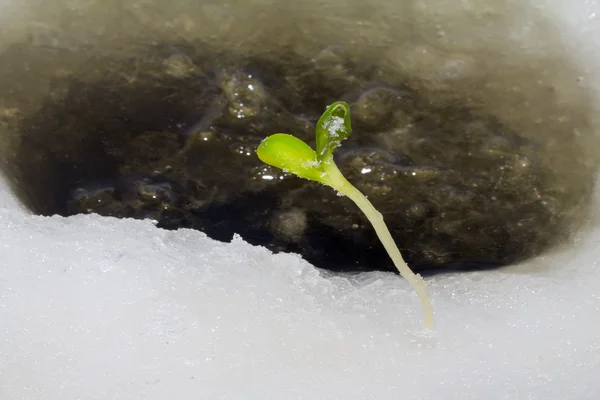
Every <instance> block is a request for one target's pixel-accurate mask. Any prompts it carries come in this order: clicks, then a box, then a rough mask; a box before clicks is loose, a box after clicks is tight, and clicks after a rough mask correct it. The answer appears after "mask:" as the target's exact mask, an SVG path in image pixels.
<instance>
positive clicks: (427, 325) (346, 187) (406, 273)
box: [323, 160, 433, 329]
mask: <svg viewBox="0 0 600 400" xmlns="http://www.w3.org/2000/svg"><path fill="white" fill-rule="evenodd" d="M323 168H324V170H325V172H326V173H327V176H328V179H326V181H327V184H328V185H330V186H331V187H333V188H334V189H335V190H337V191H339V192H340V193H343V194H345V195H346V196H348V198H350V199H351V200H352V201H354V203H356V205H357V206H358V208H360V209H361V211H362V212H363V213H364V214H365V216H366V217H367V219H368V220H369V222H371V225H373V228H375V232H376V233H377V236H378V237H379V240H380V241H381V243H383V246H384V247H385V250H386V251H387V253H388V255H389V256H390V258H391V259H392V261H393V262H394V265H395V266H396V268H397V269H398V271H399V272H400V275H401V276H402V277H403V278H404V279H405V280H406V281H407V282H408V283H409V284H410V286H411V287H412V288H413V290H414V291H415V292H416V293H417V296H419V300H421V305H422V307H423V314H424V316H423V328H424V329H432V328H433V307H432V305H431V300H430V299H429V295H428V294H427V289H426V288H425V282H424V281H423V278H422V277H421V275H418V274H415V273H414V272H412V270H411V269H410V267H409V266H408V265H407V264H406V262H405V261H404V259H403V258H402V254H400V250H398V246H396V243H395V242H394V239H393V238H392V235H391V234H390V231H389V229H388V227H387V225H386V224H385V221H384V220H383V216H382V215H381V213H380V212H379V211H377V209H375V207H373V204H371V202H370V201H369V200H368V199H367V198H366V197H365V196H364V195H363V194H362V193H361V192H360V191H359V190H358V189H357V188H356V187H354V186H353V185H352V184H351V183H350V182H348V180H347V179H346V178H345V177H344V175H342V173H341V172H340V170H339V169H338V167H337V166H336V165H335V163H334V162H333V160H330V161H329V162H324V163H323Z"/></svg>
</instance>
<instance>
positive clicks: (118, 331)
mask: <svg viewBox="0 0 600 400" xmlns="http://www.w3.org/2000/svg"><path fill="white" fill-rule="evenodd" d="M3 196H6V193H4V194H3ZM599 241H600V229H596V230H593V231H591V232H589V233H588V234H587V235H584V239H582V240H581V242H580V243H579V244H578V246H577V248H576V249H574V250H571V251H568V252H566V253H563V254H558V255H555V256H553V257H545V258H542V259H539V260H536V261H534V262H531V263H530V264H529V265H528V266H520V267H519V268H512V269H511V268H509V269H503V270H498V271H489V272H477V273H473V274H462V275H444V276H438V277H435V278H433V279H429V280H428V285H429V288H430V290H431V294H432V298H433V301H434V306H435V308H436V312H437V321H436V322H437V328H436V331H435V333H434V334H433V335H423V334H422V333H420V332H419V329H420V326H421V314H420V313H421V309H420V306H419V303H418V302H417V299H416V297H415V295H414V294H413V291H412V290H411V289H410V287H409V286H408V285H407V284H406V282H405V281H403V280H401V279H400V278H398V277H396V276H394V275H391V274H386V273H370V274H365V275H363V276H361V277H354V278H344V277H339V276H338V277H333V276H327V275H326V274H323V273H320V272H319V271H318V270H316V269H315V268H313V267H312V266H310V265H309V264H308V263H306V262H304V261H302V260H301V259H300V258H299V257H298V256H295V255H284V254H282V255H272V254H270V252H269V251H267V250H265V249H263V248H258V247H253V246H251V245H248V244H246V243H245V242H244V241H242V240H241V239H235V240H234V241H233V242H232V243H230V244H224V243H219V242H215V241H212V240H210V239H208V238H207V237H206V236H205V235H204V234H202V233H199V232H196V231H190V230H181V231H178V232H169V231H164V230H160V229H157V228H155V227H154V225H153V224H152V223H151V222H149V221H132V220H117V219H110V218H100V217H98V216H78V217H73V218H66V219H65V218H59V217H52V218H42V217H37V216H32V215H29V214H27V213H25V212H23V211H22V210H19V209H16V208H15V205H14V204H9V205H8V206H7V205H6V202H5V203H3V207H2V209H0V243H1V246H2V251H1V254H2V257H1V258H0V398H1V399H4V400H13V399H164V398H168V397H172V398H181V399H183V398H198V399H216V398H219V399H271V398H272V399H314V398H318V399H365V398H373V399H392V398H404V399H482V398H486V399H593V398H596V396H597V395H598V394H599V393H600V382H598V379H597V377H598V376H599V374H600V318H599V315H600V314H599V313H600V296H599V291H598V287H599V286H600V269H598V268H597V260H598V259H600V247H599V246H598V242H599Z"/></svg>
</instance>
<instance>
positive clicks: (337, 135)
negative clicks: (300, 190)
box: [316, 101, 352, 162]
mask: <svg viewBox="0 0 600 400" xmlns="http://www.w3.org/2000/svg"><path fill="white" fill-rule="evenodd" d="M351 133H352V126H351V125H350V106H348V103H345V102H343V101H337V102H335V103H333V104H331V105H330V106H329V107H327V109H326V110H325V112H324V113H323V115H322V116H321V118H319V121H318V122H317V128H316V139H317V160H319V161H325V162H329V160H331V157H332V155H333V151H334V150H335V148H336V147H338V146H339V145H340V144H341V143H342V140H344V139H346V138H347V137H348V136H350V134H351Z"/></svg>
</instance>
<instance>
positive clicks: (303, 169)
mask: <svg viewBox="0 0 600 400" xmlns="http://www.w3.org/2000/svg"><path fill="white" fill-rule="evenodd" d="M256 153H257V155H258V158H259V159H260V160H261V161H262V162H264V163H265V164H269V165H271V166H273V167H277V168H280V169H282V170H284V171H287V172H290V173H292V174H294V175H297V176H299V177H301V178H304V179H310V180H312V181H317V182H322V183H323V179H322V178H323V169H322V168H321V165H320V163H319V161H317V154H316V153H315V151H314V150H313V149H312V148H311V147H310V146H309V145H308V144H306V143H305V142H303V141H302V140H300V139H298V138H297V137H295V136H292V135H288V134H285V133H276V134H274V135H271V136H269V137H268V138H266V139H264V140H263V141H262V142H261V143H260V145H259V146H258V149H257V150H256Z"/></svg>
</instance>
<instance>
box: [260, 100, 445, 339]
mask: <svg viewBox="0 0 600 400" xmlns="http://www.w3.org/2000/svg"><path fill="white" fill-rule="evenodd" d="M351 133H352V127H351V125H350V107H349V106H348V104H347V103H344V102H341V101H338V102H336V103H333V104H332V105H330V106H329V107H327V109H326V110H325V112H324V113H323V115H322V116H321V118H320V119H319V121H318V122H317V127H316V138H317V148H316V151H315V150H313V149H312V148H311V147H310V146H309V145H308V144H306V143H305V142H303V141H302V140H300V139H298V138H297V137H295V136H292V135H288V134H285V133H276V134H274V135H271V136H269V137H268V138H266V139H265V140H263V141H262V142H261V144H260V145H259V146H258V149H257V154H258V158H259V159H260V160H261V161H263V162H264V163H266V164H269V165H272V166H274V167H277V168H280V169H282V170H284V171H285V172H290V173H292V174H294V175H297V176H299V177H301V178H304V179H309V180H312V181H316V182H320V183H323V184H325V185H328V186H330V187H332V188H333V189H335V190H337V191H338V192H339V193H341V194H344V195H346V196H347V197H348V198H350V199H351V200H352V201H354V203H356V205H357V206H358V208H360V210H361V211H362V212H363V213H364V214H365V216H366V217H367V218H368V220H369V221H370V222H371V225H373V228H375V232H376V233H377V236H378V237H379V240H380V241H381V243H382V244H383V246H384V247H385V249H386V251H387V252H388V254H389V256H390V258H391V259H392V261H393V262H394V265H395V266H396V268H398V271H399V272H400V275H402V277H403V278H404V279H406V281H408V283H409V284H410V286H411V287H412V288H413V289H414V290H415V292H416V293H417V296H418V297H419V299H420V300H421V304H422V306H423V313H424V319H423V327H424V328H425V329H431V328H433V307H432V306H431V301H430V300H429V296H428V294H427V289H426V288H425V282H424V281H423V278H422V277H421V276H420V275H415V273H414V272H412V270H411V269H410V268H409V266H408V265H407V264H406V262H405V261H404V259H403V258H402V254H400V250H398V247H397V246H396V243H395V242H394V239H393V238H392V235H391V234H390V231H389V230H388V228H387V226H386V224H385V221H384V220H383V216H382V215H381V213H380V212H379V211H377V210H376V209H375V207H373V205H372V204H371V202H370V201H369V200H368V199H367V198H366V197H365V196H364V195H363V194H362V193H361V192H360V191H359V190H358V189H357V188H355V187H354V186H353V185H352V184H351V183H350V182H348V181H347V180H346V178H344V175H342V173H341V171H340V170H339V169H338V167H337V166H336V165H335V162H334V161H333V152H334V150H335V149H336V148H337V147H339V146H340V145H341V143H342V141H343V140H344V139H346V138H348V137H349V136H350V134H351Z"/></svg>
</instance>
